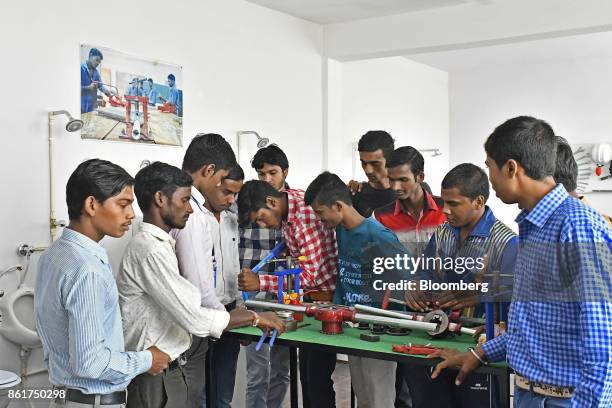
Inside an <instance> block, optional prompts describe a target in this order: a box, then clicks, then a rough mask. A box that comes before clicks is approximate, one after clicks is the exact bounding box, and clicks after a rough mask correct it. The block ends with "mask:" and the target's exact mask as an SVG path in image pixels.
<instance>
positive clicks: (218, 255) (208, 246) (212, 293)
mask: <svg viewBox="0 0 612 408" xmlns="http://www.w3.org/2000/svg"><path fill="white" fill-rule="evenodd" d="M190 203H191V206H192V207H193V214H191V216H190V217H189V220H188V221H187V225H185V228H183V229H180V230H179V229H174V230H172V231H171V232H170V235H172V236H173V237H174V239H176V255H177V257H178V261H179V269H180V271H181V275H183V276H184V277H185V278H186V279H187V280H189V281H190V282H191V283H193V284H194V285H195V286H196V287H197V288H199V289H200V292H201V294H202V306H205V307H209V308H214V309H218V310H225V308H224V305H227V304H229V303H232V302H233V301H235V300H237V299H238V298H239V295H240V292H239V291H238V274H239V273H240V261H239V258H238V239H239V236H238V217H237V216H236V214H235V213H233V212H231V211H222V212H221V217H220V221H217V219H216V218H215V215H214V214H213V213H212V212H211V211H209V210H208V209H207V208H206V207H204V197H203V196H202V194H201V193H200V192H199V191H198V189H196V188H195V187H191V201H190Z"/></svg>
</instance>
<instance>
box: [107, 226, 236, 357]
mask: <svg viewBox="0 0 612 408" xmlns="http://www.w3.org/2000/svg"><path fill="white" fill-rule="evenodd" d="M117 287H118V289H119V306H120V307H121V316H122V320H123V334H124V337H125V344H126V348H127V349H128V350H145V349H147V348H149V347H151V346H156V347H157V348H159V349H160V350H162V351H163V352H164V353H166V354H168V355H169V356H170V357H171V358H172V359H173V360H174V359H176V358H177V357H178V356H179V355H180V354H181V353H183V352H184V351H186V350H187V349H188V348H189V346H190V344H191V334H194V335H196V336H198V337H206V336H209V335H210V336H213V337H220V336H221V334H222V333H223V330H224V329H225V328H226V327H227V325H228V323H229V313H227V312H226V311H225V310H223V311H220V310H213V309H207V308H204V307H202V306H201V302H200V291H199V290H198V289H197V288H196V287H195V286H194V285H192V284H191V283H190V282H189V281H187V280H186V279H185V278H183V277H182V276H181V275H180V274H179V267H178V261H177V258H176V254H175V241H174V239H173V238H172V237H171V236H170V235H169V234H167V233H166V232H165V231H164V230H162V229H161V228H159V227H157V226H155V225H153V224H149V223H146V222H143V223H142V225H141V227H140V231H139V232H138V233H137V234H136V235H135V236H134V238H133V239H132V241H131V242H130V243H129V244H128V246H127V249H126V251H125V254H124V255H123V259H122V261H121V267H120V268H119V274H118V275H117ZM190 333H191V334H190Z"/></svg>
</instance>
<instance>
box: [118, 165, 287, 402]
mask: <svg viewBox="0 0 612 408" xmlns="http://www.w3.org/2000/svg"><path fill="white" fill-rule="evenodd" d="M191 183H192V179H191V177H190V176H189V175H188V174H187V173H185V172H183V171H182V170H180V169H178V168H176V167H174V166H170V165H168V164H165V163H160V162H155V163H153V164H151V165H149V166H147V167H145V168H143V169H142V170H140V171H139V172H138V174H137V175H136V181H135V185H134V189H135V193H136V198H137V199H138V205H139V207H140V209H141V210H142V213H143V223H142V225H141V228H140V231H139V232H138V233H137V234H136V235H135V236H134V238H133V239H132V241H131V242H130V244H129V245H128V247H127V249H126V252H125V254H124V256H123V260H122V262H121V268H120V271H119V274H118V276H117V284H118V288H119V303H120V306H121V314H122V317H123V319H122V320H123V328H124V329H123V331H124V335H125V342H126V344H127V345H129V346H128V347H130V348H131V349H134V350H144V349H146V348H147V347H149V346H150V345H151V344H156V345H157V346H158V348H160V349H161V350H163V351H164V352H165V353H167V354H168V355H169V356H170V358H171V360H172V361H171V363H170V365H169V367H168V368H167V369H166V370H164V371H163V373H162V374H161V375H159V376H152V375H149V374H141V375H139V376H138V377H136V378H134V380H132V382H131V383H130V385H129V386H128V401H127V406H128V407H130V408H136V407H143V408H163V407H165V406H167V405H168V404H170V403H169V401H171V405H172V407H173V408H181V407H184V408H188V407H190V406H191V405H192V403H191V402H190V399H189V389H188V386H187V383H186V380H185V377H184V374H183V365H184V364H185V363H186V355H185V351H187V349H188V348H189V346H190V344H191V334H194V335H196V336H200V337H206V336H209V335H210V336H212V337H215V338H219V337H220V336H221V334H222V333H223V331H225V330H229V329H232V328H235V327H241V326H246V325H249V324H254V325H259V326H260V327H264V328H267V327H275V328H280V329H281V330H282V323H281V322H280V321H279V320H278V318H277V317H276V315H275V314H273V313H262V314H261V315H259V316H257V315H256V314H254V313H253V312H250V311H248V310H246V309H244V308H239V309H235V310H233V311H232V312H231V313H228V312H226V311H225V310H215V309H209V308H204V307H202V306H201V296H200V292H199V290H198V288H196V287H195V286H194V285H192V284H191V283H190V282H189V281H187V280H186V279H185V278H183V277H182V276H180V274H179V267H178V260H177V258H176V254H175V249H174V246H175V241H174V239H173V238H172V237H171V236H170V235H169V232H170V230H171V229H173V228H175V229H182V228H184V227H185V224H186V223H187V220H188V219H189V216H190V214H192V213H193V209H192V207H191V205H190V203H189V201H190V199H191ZM150 343H151V344H150ZM197 402H198V403H199V399H198V401H197Z"/></svg>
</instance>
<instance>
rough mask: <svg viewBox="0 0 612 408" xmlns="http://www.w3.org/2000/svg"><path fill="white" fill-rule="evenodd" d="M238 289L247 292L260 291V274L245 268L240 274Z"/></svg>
mask: <svg viewBox="0 0 612 408" xmlns="http://www.w3.org/2000/svg"><path fill="white" fill-rule="evenodd" d="M238 289H240V290H242V291H246V292H258V291H259V276H257V274H255V273H253V271H251V270H250V269H249V268H244V269H243V270H242V272H240V273H239V274H238Z"/></svg>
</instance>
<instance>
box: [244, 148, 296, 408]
mask: <svg viewBox="0 0 612 408" xmlns="http://www.w3.org/2000/svg"><path fill="white" fill-rule="evenodd" d="M251 166H252V167H253V168H254V169H255V171H257V177H258V178H259V179H260V180H263V181H267V182H268V183H269V184H270V185H271V186H272V187H274V188H275V189H277V190H283V189H286V188H289V186H288V185H287V183H286V182H285V179H286V178H287V174H288V173H289V161H288V160H287V156H286V155H285V153H284V152H283V151H282V150H281V149H280V148H279V147H278V146H276V145H270V146H267V147H264V148H261V149H259V150H258V151H257V153H255V156H253V160H251ZM239 232H240V242H239V244H238V251H239V256H240V266H241V268H249V269H251V268H253V267H254V266H255V265H257V264H258V263H259V261H260V260H262V259H263V258H264V257H265V256H266V255H267V254H268V252H270V250H271V249H272V248H274V246H275V245H276V244H277V243H279V242H280V241H281V240H282V239H283V234H282V232H281V230H280V229H278V230H277V229H271V228H261V227H259V225H257V224H248V225H241V226H240V227H239ZM272 265H273V264H268V265H266V266H264V267H263V268H261V269H260V272H259V273H260V274H264V273H272V272H274V267H273V266H272ZM264 295H266V296H270V295H272V294H271V293H267V294H266V293H264ZM246 358H247V389H246V407H247V408H280V407H281V406H282V403H283V400H284V399H285V394H286V393H287V387H288V385H289V349H288V348H287V347H282V346H276V347H273V348H270V347H269V346H268V344H264V345H263V346H262V348H261V349H260V350H259V351H256V350H255V344H250V345H249V346H247V348H246Z"/></svg>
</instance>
